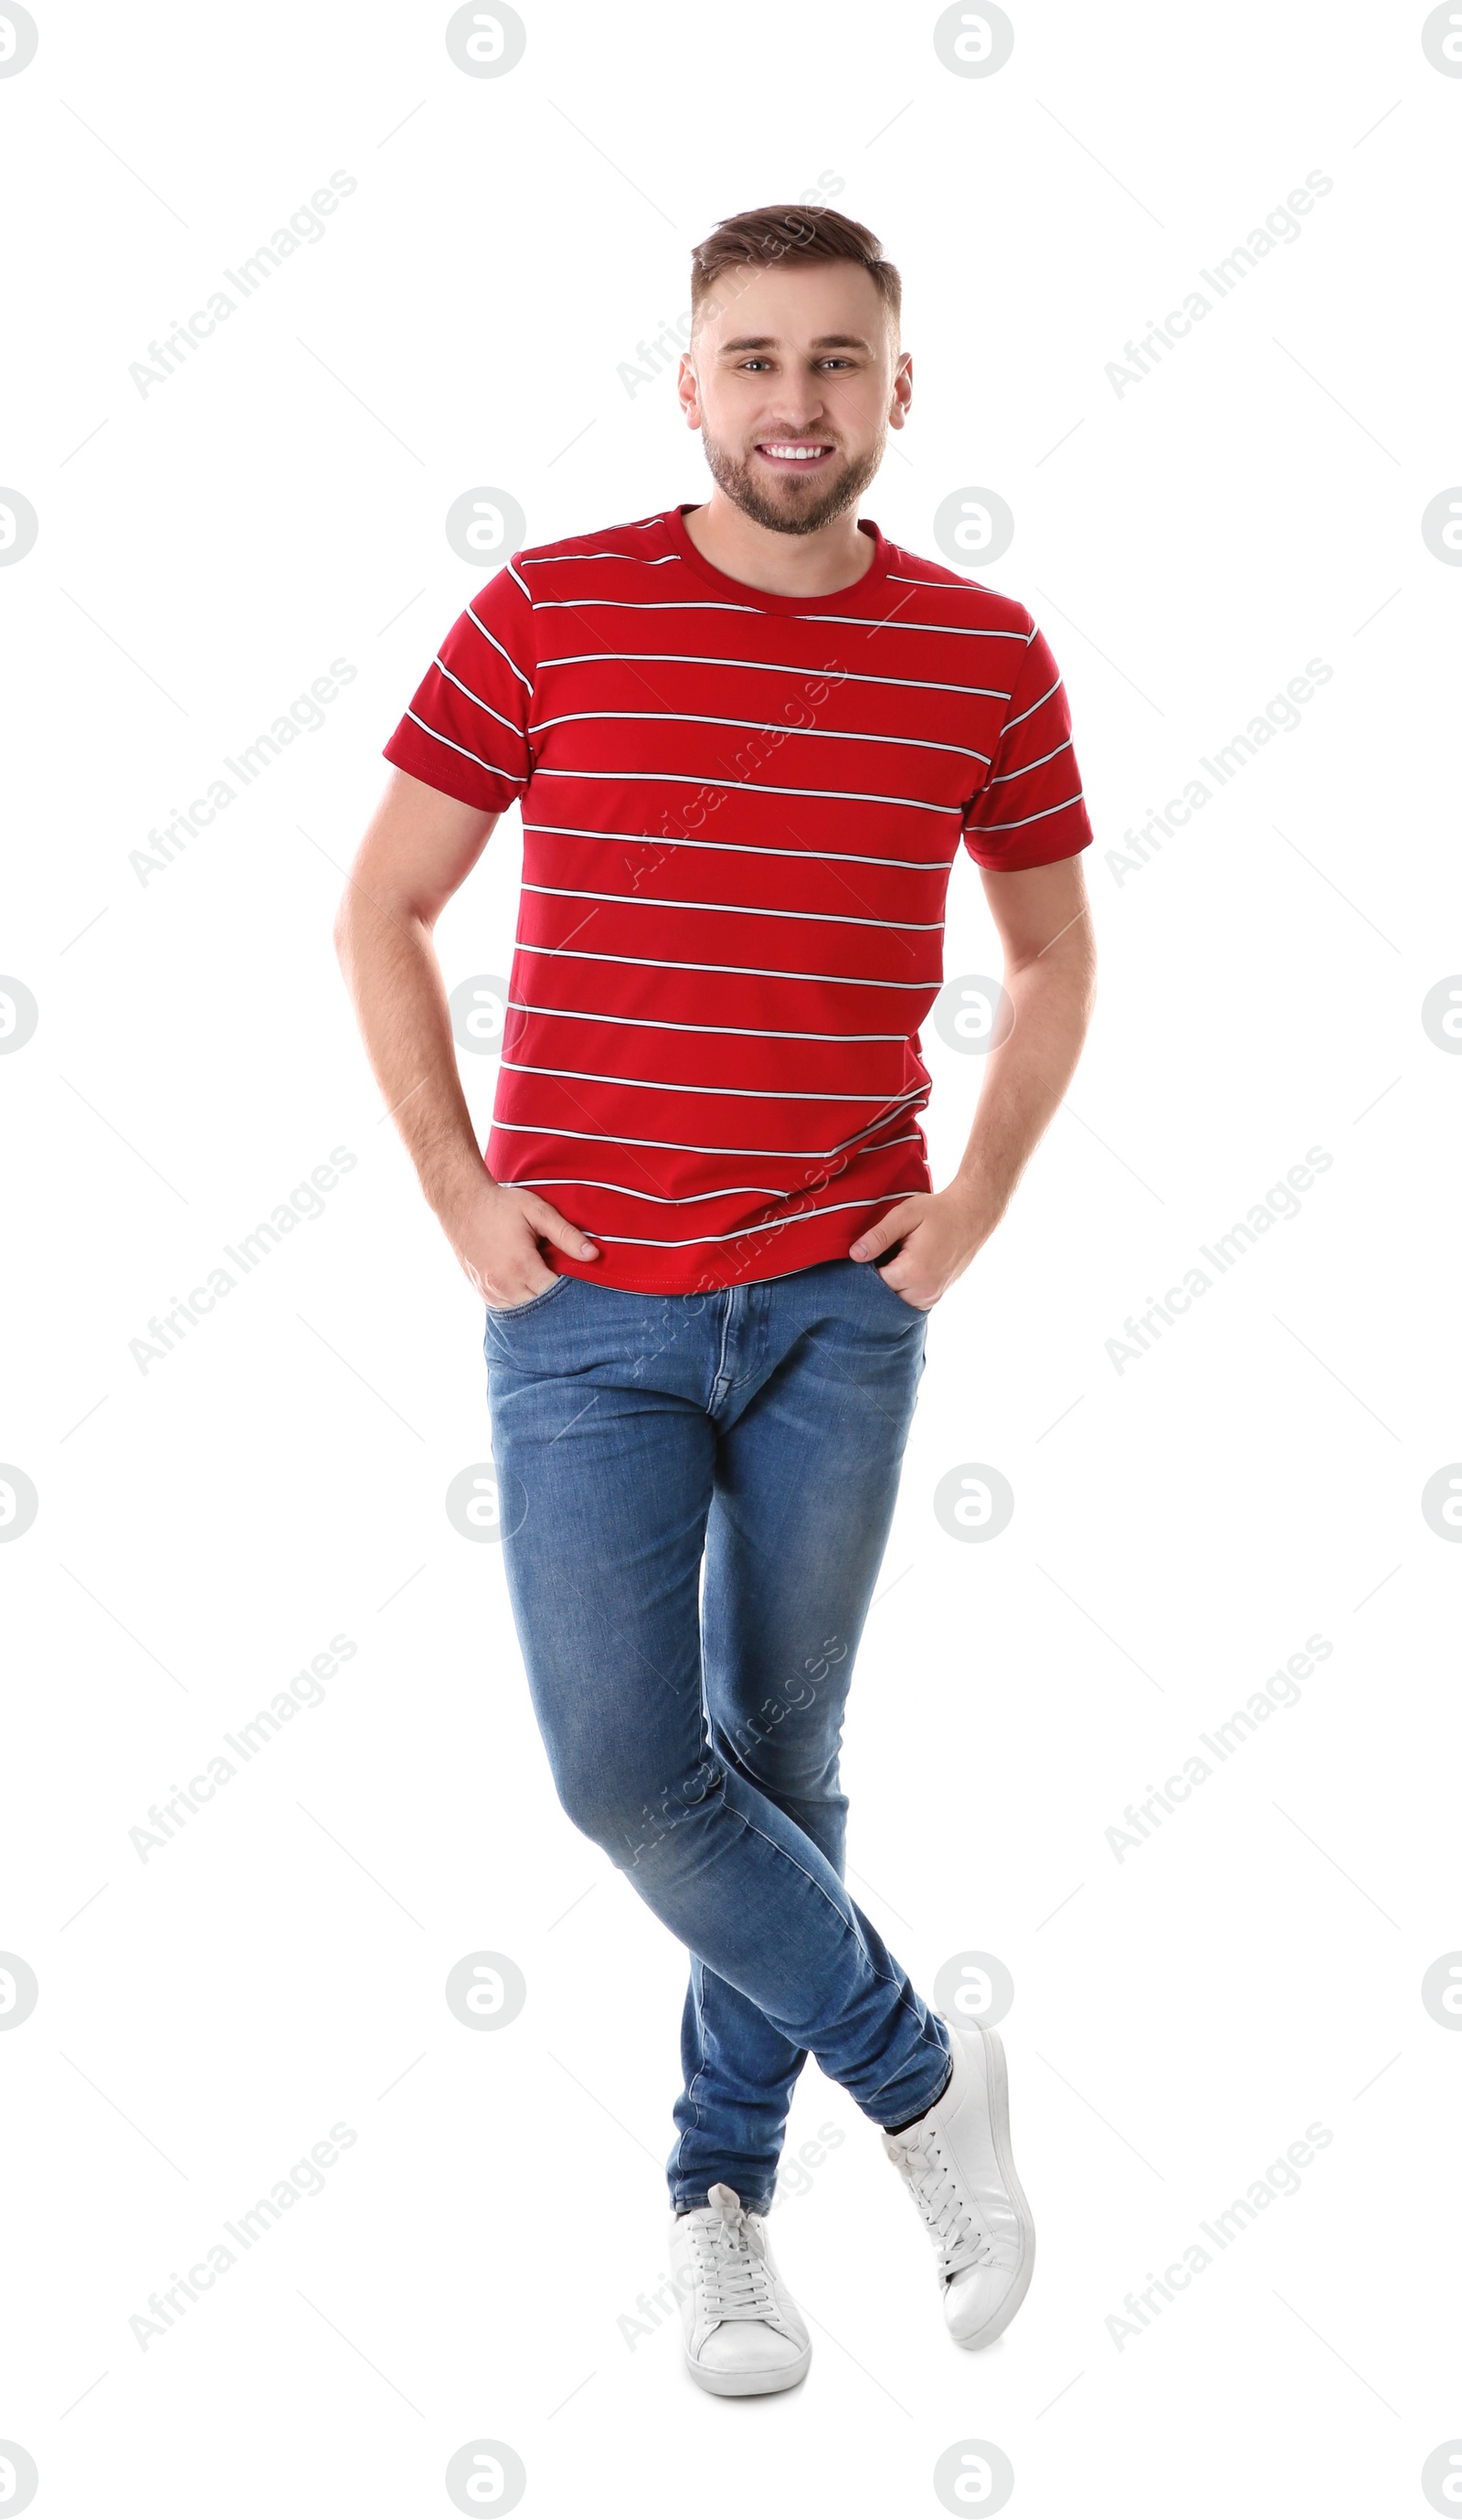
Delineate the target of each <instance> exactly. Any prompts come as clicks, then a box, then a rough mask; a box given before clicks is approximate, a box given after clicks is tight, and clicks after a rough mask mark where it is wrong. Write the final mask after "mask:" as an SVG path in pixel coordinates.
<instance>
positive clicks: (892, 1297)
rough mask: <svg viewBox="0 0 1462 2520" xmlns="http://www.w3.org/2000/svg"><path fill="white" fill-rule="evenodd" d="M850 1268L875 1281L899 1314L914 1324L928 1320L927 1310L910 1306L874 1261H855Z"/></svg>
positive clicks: (921, 1306) (922, 1306) (916, 1305)
mask: <svg viewBox="0 0 1462 2520" xmlns="http://www.w3.org/2000/svg"><path fill="white" fill-rule="evenodd" d="M852 1266H853V1267H854V1268H855V1269H862V1270H863V1271H864V1275H865V1276H867V1277H869V1278H873V1279H876V1281H877V1283H878V1284H879V1285H880V1286H881V1287H882V1288H883V1291H884V1293H885V1295H887V1297H888V1298H889V1301H890V1302H891V1303H895V1304H897V1305H898V1307H899V1309H900V1311H901V1312H904V1313H908V1314H911V1315H912V1317H913V1319H914V1320H915V1321H916V1322H926V1321H927V1320H928V1318H929V1314H928V1310H927V1308H926V1307H925V1306H924V1305H923V1304H911V1303H910V1302H909V1301H908V1296H907V1295H901V1294H900V1292H899V1289H898V1287H897V1286H891V1285H890V1284H889V1282H888V1280H887V1279H886V1278H885V1276H884V1274H883V1272H882V1270H881V1269H880V1268H879V1266H878V1264H877V1262H876V1261H875V1260H855V1261H854V1262H853V1263H852Z"/></svg>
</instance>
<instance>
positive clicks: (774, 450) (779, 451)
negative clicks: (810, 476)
mask: <svg viewBox="0 0 1462 2520" xmlns="http://www.w3.org/2000/svg"><path fill="white" fill-rule="evenodd" d="M762 453H763V454H764V455H780V456H784V457H786V458H787V460H788V461H789V462H792V463H797V464H808V463H811V462H812V461H813V460H814V459H815V458H816V457H817V456H819V455H825V454H826V453H827V448H826V447H825V446H764V447H763V448H762Z"/></svg>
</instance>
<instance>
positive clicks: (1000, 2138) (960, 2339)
mask: <svg viewBox="0 0 1462 2520" xmlns="http://www.w3.org/2000/svg"><path fill="white" fill-rule="evenodd" d="M952 2026H953V2025H952ZM959 2026H960V2028H961V2029H962V2028H963V2026H964V2025H963V2024H962V2023H961V2024H960V2025H959ZM974 2027H975V2029H976V2030H978V2031H979V2034H980V2037H981V2038H982V2040H983V2041H984V2043H985V2081H986V2090H987V2091H988V2093H989V2094H990V2131H991V2135H992V2137H993V2138H994V2140H995V2157H996V2160H997V2162H998V2164H999V2171H1000V2177H1001V2178H1002V2179H1003V2181H1004V2183H1005V2186H1006V2188H1007V2190H1008V2192H1009V2196H1010V2201H1011V2203H1012V2204H1013V2206H1014V2207H1015V2212H1016V2218H1017V2220H1018V2222H1019V2224H1020V2242H1021V2253H1020V2265H1019V2268H1018V2269H1017V2271H1016V2276H1015V2281H1014V2283H1013V2284H1012V2285H1011V2287H1010V2289H1009V2291H1008V2292H1007V2293H1006V2295H1005V2298H1004V2300H1003V2301H1002V2302H1001V2304H1000V2306H999V2308H998V2310H997V2311H996V2312H995V2313H994V2315H993V2317H991V2318H988V2319H987V2320H986V2322H985V2324H984V2326H983V2327H979V2328H977V2329H976V2330H975V2333H974V2334H973V2336H955V2337H954V2343H955V2344H956V2345H959V2346H962V2347H963V2349H964V2351H965V2352H966V2353H969V2354H974V2353H978V2352H979V2349H980V2347H981V2346H982V2345H993V2344H994V2342H995V2340H996V2338H997V2336H1000V2335H1003V2333H1004V2331H1005V2329H1006V2328H1007V2327H1008V2326H1009V2324H1010V2321H1011V2319H1012V2318H1014V2317H1015V2314H1016V2312H1017V2311H1018V2310H1019V2308H1020V2306H1021V2303H1022V2302H1023V2301H1024V2300H1025V2297H1026V2295H1027V2293H1028V2292H1029V2291H1030V2289H1031V2277H1032V2275H1033V2274H1034V2273H1035V2271H1036V2223H1035V2218H1034V2216H1033V2215H1032V2212H1031V2208H1030V2206H1029V2204H1028V2203H1027V2201H1026V2191H1025V2189H1024V2188H1023V2187H1022V2185H1021V2183H1020V2181H1019V2180H1018V2179H1017V2178H1016V2175H1015V2163H1014V2160H1013V2158H1012V2156H1011V2151H1010V2082H1009V2077H1008V2075H1007V2073H1006V2070H1005V2050H1004V2048H1003V2047H1002V2046H1001V2044H1000V2039H999V2035H998V2033H997V2031H994V2030H987V2029H986V2027H985V2024H984V2023H983V2021H977V2022H976V2023H975V2024H974ZM966 2036H968V2033H967V2032H966ZM951 2333H952V2335H953V2329H952V2330H951Z"/></svg>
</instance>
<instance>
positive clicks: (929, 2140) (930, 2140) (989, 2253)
mask: <svg viewBox="0 0 1462 2520" xmlns="http://www.w3.org/2000/svg"><path fill="white" fill-rule="evenodd" d="M890 2141H891V2142H892V2143H893V2144H894V2145H896V2146H897V2152H896V2156H895V2157H896V2159H897V2161H898V2165H899V2168H900V2170H901V2171H902V2172H903V2174H904V2178H905V2180H906V2181H907V2183H908V2188H909V2191H910V2193H911V2195H912V2197H913V2201H914V2203H915V2204H916V2205H917V2207H918V2209H919V2212H920V2214H921V2215H922V2216H923V2220H924V2228H925V2229H926V2230H927V2232H928V2234H929V2237H930V2239H931V2240H932V2241H933V2243H934V2247H935V2250H936V2253H937V2255H938V2258H939V2272H940V2273H941V2275H942V2276H943V2277H944V2278H945V2280H946V2281H948V2280H949V2279H950V2277H951V2276H953V2275H957V2274H962V2273H964V2271H965V2269H966V2268H967V2267H988V2266H993V2265H994V2264H995V2244H994V2242H993V2241H992V2240H991V2238H990V2236H989V2234H988V2233H987V2232H985V2231H982V2229H981V2228H980V2226H979V2224H978V2223H977V2222H976V2220H975V2218H974V2216H973V2214H972V2213H971V2212H970V2209H969V2200H968V2197H967V2194H966V2192H965V2190H964V2188H963V2186H962V2185H961V2183H960V2181H959V2178H958V2175H957V2173H956V2172H955V2169H954V2166H953V2162H952V2161H951V2160H950V2157H949V2155H948V2153H947V2152H946V2151H945V2148H944V2145H943V2144H942V2143H941V2141H940V2139H939V2135H938V2132H937V2131H936V2130H935V2129H934V2128H932V2127H931V2128H926V2129H924V2130H923V2131H922V2132H920V2133H918V2134H914V2133H912V2132H910V2133H909V2134H908V2135H900V2136H894V2137H892V2138H890Z"/></svg>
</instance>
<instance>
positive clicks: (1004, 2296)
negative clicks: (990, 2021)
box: [883, 2013, 1036, 2347]
mask: <svg viewBox="0 0 1462 2520" xmlns="http://www.w3.org/2000/svg"><path fill="white" fill-rule="evenodd" d="M940 2018H941V2020H942V2021H944V2022H945V2023H946V2024H947V2026H948V2028H949V2032H950V2045H951V2048H952V2051H953V2052H952V2059H951V2072H950V2079H949V2081H948V2083H947V2084H946V2085H945V2088H944V2090H943V2091H942V2092H941V2093H940V2095H939V2098H938V2099H937V2100H936V2101H935V2102H934V2104H933V2106H932V2108H928V2109H926V2110H925V2112H924V2114H923V2116H922V2117H921V2118H915V2120H914V2122H913V2124H912V2126H909V2127H906V2128H905V2129H904V2131H903V2133H902V2134H901V2135H890V2134H889V2133H888V2131H887V2129H886V2128H885V2129H884V2131H883V2149H884V2151H885V2152H886V2153H887V2154H888V2157H889V2159H890V2161H892V2162H893V2163H895V2164H896V2166H897V2167H898V2169H899V2171H900V2172H901V2174H902V2176H903V2179H904V2182H905V2184H906V2186H907V2187H908V2192H909V2194H910V2196H911V2197H912V2198H913V2201H914V2203H915V2205H916V2206H917V2207H918V2210H919V2214H920V2216H921V2217H922V2220H923V2223H924V2228H925V2229H926V2230H927V2231H928V2233H929V2237H930V2239H931V2240H932V2241H933V2243H934V2247H935V2251H936V2253H937V2257H938V2274H939V2281H940V2284H941V2286H942V2287H943V2291H944V2308H945V2324H946V2326H947V2327H948V2328H949V2331H950V2334H951V2335H952V2336H953V2339H954V2342H955V2344H956V2345H964V2346H969V2347H975V2346H980V2345H989V2344H990V2342H991V2340H992V2339H993V2338H994V2337H997V2336H998V2335H999V2333H1000V2331H1001V2329H1002V2328H1005V2327H1008V2326H1009V2324H1010V2321H1011V2319H1012V2318H1014V2317H1015V2314H1016V2312H1017V2311H1018V2310H1019V2308H1020V2305H1021V2303H1022V2302H1023V2301H1024V2300H1025V2297H1026V2294H1027V2292H1028V2291H1029V2289H1030V2283H1031V2271H1032V2269H1033V2267H1034V2266H1035V2263H1036V2226H1035V2224H1034V2222H1033V2221H1032V2219H1031V2209H1030V2206H1029V2205H1028V2204H1027V2203H1026V2199H1025V2195H1024V2192H1023V2190H1022V2188H1021V2183H1020V2181H1019V2180H1018V2179H1017V2178H1016V2176H1015V2164H1014V2162H1013V2161H1012V2159H1011V2157H1010V2106H1009V2094H1008V2087H1007V2084H1006V2079H1005V2051H1004V2049H1003V2048H1002V2047H1001V2046H1000V2043H999V2040H998V2039H997V2036H996V2033H995V2032H994V2031H993V2030H987V2029H985V2028H984V2026H983V2025H982V2024H980V2023H976V2024H975V2025H974V2027H973V2028H972V2029H968V2030H967V2029H965V2028H964V2027H963V2026H962V2025H961V2024H960V2023H958V2022H955V2021H951V2020H950V2017H949V2014H948V2013H942V2014H941V2015H940Z"/></svg>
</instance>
